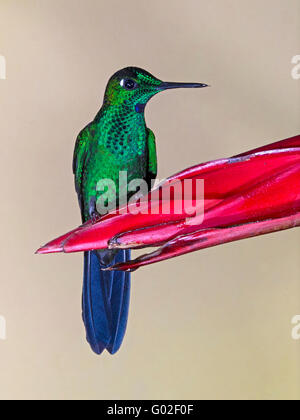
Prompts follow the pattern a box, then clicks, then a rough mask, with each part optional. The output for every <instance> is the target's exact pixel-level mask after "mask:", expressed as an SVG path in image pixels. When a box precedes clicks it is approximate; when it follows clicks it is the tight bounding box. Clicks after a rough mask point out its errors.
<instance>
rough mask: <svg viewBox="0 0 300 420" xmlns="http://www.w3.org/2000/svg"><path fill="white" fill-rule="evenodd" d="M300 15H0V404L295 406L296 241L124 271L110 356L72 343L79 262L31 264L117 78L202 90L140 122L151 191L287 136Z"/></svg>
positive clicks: (284, 236)
mask: <svg viewBox="0 0 300 420" xmlns="http://www.w3.org/2000/svg"><path fill="white" fill-rule="evenodd" d="M299 9H300V3H299V0H195V1H194V0H186V1H184V2H183V1H182V0H172V1H171V0H168V1H166V0H152V1H144V0H127V1H120V0H119V1H116V0H110V1H108V0H107V1H103V0H35V1H34V0H19V1H17V0H0V19H1V20H0V54H2V55H4V56H5V57H6V60H7V80H5V81H4V80H0V107H1V109H0V116H1V124H0V133H1V165H0V171H1V172H0V173H1V181H2V182H1V197H2V199H1V207H0V212H1V220H2V222H1V254H0V255H1V280H0V315H1V314H2V315H4V316H5V317H6V320H7V340H6V341H0V398H2V399H4V398H9V399H12V398H22V399H28V398H35V399H41V398H47V399H48V398H58V399H63V398H71V399H77V398H83V399H86V398H100V399H105V398H106V399H107V398H109V399H113V398H123V399H124V398H129V399H141V398H145V399H150V398H153V399H155V398H171V399H173V398H174V399H176V398H199V399H200V398H209V399H220V398H225V399H232V398H234V399H240V398H246V399H248V398H254V399H261V398H268V399H269V398H270V399H275V398H295V399H299V397H300V341H298V342H296V341H293V340H292V339H291V329H292V325H291V319H292V317H293V316H294V315H295V314H300V290H299V289H300V262H299V251H300V245H299V239H300V232H299V231H297V230H292V231H288V232H283V233H279V234H274V235H270V236H266V237H262V238H257V239H251V240H247V241H243V242H238V243H234V244H229V245H225V246H222V247H218V248H214V249H209V250H205V251H202V252H198V253H194V254H191V255H187V256H184V257H181V258H178V259H177V260H173V261H168V262H164V263H161V264H159V265H154V266H151V267H148V268H144V269H142V270H140V271H138V272H137V273H135V274H134V276H133V291H132V304H131V312H130V318H129V327H128V332H127V335H126V338H125V341H124V344H123V347H122V349H121V351H120V352H119V353H118V354H117V355H116V356H114V357H111V356H110V355H107V354H105V355H103V356H102V357H97V356H95V355H94V354H93V353H91V351H90V349H89V347H88V345H87V344H86V342H85V337H84V329H83V325H82V322H81V308H80V304H81V282H82V256H81V255H80V254H77V255H68V256H67V255H54V256H35V255H33V252H34V250H35V249H36V248H37V247H38V246H39V245H41V244H43V243H44V242H46V241H47V240H49V239H52V238H53V237H55V236H57V235H58V234H61V233H63V232H65V231H66V230H69V229H70V228H72V227H74V226H76V225H78V224H79V222H80V217H79V211H78V208H77V200H76V196H75V193H74V190H73V178H72V172H71V160H72V153H73V146H74V141H75V137H76V135H77V133H78V132H79V130H80V129H81V128H82V127H83V126H84V125H85V124H86V123H87V122H89V121H90V120H91V119H92V118H93V116H94V115H95V114H96V112H97V110H98V108H99V107H100V105H101V101H102V95H103V91H104V88H105V84H106V81H107V79H108V77H109V76H110V75H111V74H112V73H113V72H115V71H116V70H118V69H119V68H122V67H124V66H127V65H138V66H141V67H144V68H146V69H147V70H148V71H150V72H152V73H153V74H155V75H157V76H158V77H160V78H162V79H165V80H174V81H199V82H207V83H209V84H211V85H212V86H213V87H212V88H211V89H205V90H201V91H199V90H194V91H192V90H189V91H187V90H186V91H179V90H178V91H172V92H166V93H164V94H161V95H158V96H157V97H155V98H154V99H153V100H152V102H151V103H150V105H149V106H148V108H147V115H146V117H147V123H148V125H149V126H150V127H151V128H152V129H153V130H154V131H155V133H156V136H157V142H158V152H159V175H160V177H164V176H166V175H170V174H172V173H173V172H175V171H178V170H179V169H182V168H185V167H187V166H190V165H192V164H194V163H198V162H202V161H206V160H209V159H214V158H219V157H224V156H230V155H233V154H236V153H238V152H242V151H245V150H247V149H250V148H253V147H255V146H259V145H262V144H265V143H269V142H271V141H275V140H279V139H282V138H286V137H289V136H292V135H296V134H297V133H299V132H300V121H299V111H300V106H299V86H300V81H295V80H293V79H292V78H291V70H292V64H291V59H292V57H293V56H294V55H296V54H300V45H299V42H298V41H299V25H300V23H299V22H300V21H299Z"/></svg>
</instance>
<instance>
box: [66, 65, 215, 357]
mask: <svg viewBox="0 0 300 420" xmlns="http://www.w3.org/2000/svg"><path fill="white" fill-rule="evenodd" d="M207 86H208V85H206V84H204V83H174V82H163V81H162V80H160V79H158V78H156V77H155V76H153V75H152V74H150V73H149V72H147V71H146V70H143V69H141V68H138V67H126V68H124V69H122V70H119V71H117V72H116V73H115V74H114V75H113V76H112V77H111V78H110V79H109V81H108V84H107V86H106V90H105V94H104V100H103V105H102V107H101V109H100V110H99V112H98V113H97V115H96V117H95V118H94V120H93V121H92V122H90V123H89V124H88V125H87V126H86V127H85V128H84V129H83V130H82V131H81V132H80V133H79V135H78V137H77V140H76V144H75V150H74V156H73V172H74V177H75V188H76V192H77V195H78V201H79V206H80V210H81V216H82V222H83V223H85V222H87V221H89V220H91V221H92V223H95V222H96V221H97V220H98V219H99V218H100V217H101V215H102V212H99V211H98V210H99V208H98V206H97V203H98V202H99V199H101V197H102V198H103V194H104V191H103V190H102V189H101V188H98V187H99V181H101V180H103V179H109V180H110V181H112V182H113V183H114V185H115V188H111V189H109V190H108V191H105V194H106V199H105V204H106V207H107V211H108V210H111V209H113V208H114V207H117V206H118V204H119V202H120V197H121V195H122V194H123V195H124V194H125V195H126V196H127V199H129V198H130V196H132V195H133V194H134V193H132V192H130V193H129V192H128V190H127V185H128V184H127V185H126V186H124V191H125V192H124V191H121V188H120V183H119V181H120V173H124V172H125V173H126V175H127V182H128V183H129V182H130V181H132V180H135V179H139V180H144V181H145V182H146V183H147V184H148V186H149V188H151V185H152V182H153V180H155V178H156V176H157V153H156V142H155V136H154V133H153V132H152V131H151V130H150V128H148V127H147V125H146V122H145V106H146V104H147V103H148V101H149V100H150V99H151V98H152V97H153V96H154V95H156V94H157V93H159V92H163V91H165V90H169V89H175V88H204V87H207ZM122 188H123V186H122ZM129 259H130V250H117V251H116V250H108V249H107V250H94V251H88V252H85V253H84V275H83V293H82V317H83V322H84V325H85V329H86V337H87V341H88V342H89V344H90V346H91V348H92V350H93V351H94V352H95V353H96V354H101V353H102V352H103V351H104V350H105V349H106V350H107V351H108V352H109V353H110V354H114V353H116V352H117V351H118V350H119V348H120V346H121V344H122V341H123V338H124V335H125V331H126V326H127V319H128V310H129V301H130V288H131V279H130V273H128V272H123V271H107V270H106V268H107V267H109V266H110V265H113V264H117V263H122V262H126V261H127V260H129Z"/></svg>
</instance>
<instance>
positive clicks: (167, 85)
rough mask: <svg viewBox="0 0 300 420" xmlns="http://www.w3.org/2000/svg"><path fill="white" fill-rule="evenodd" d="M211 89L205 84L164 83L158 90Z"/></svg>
mask: <svg viewBox="0 0 300 420" xmlns="http://www.w3.org/2000/svg"><path fill="white" fill-rule="evenodd" d="M205 87H209V85H206V84H204V83H177V82H162V83H161V84H160V85H159V86H158V87H157V88H158V89H162V90H165V89H177V88H205Z"/></svg>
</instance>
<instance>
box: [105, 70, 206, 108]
mask: <svg viewBox="0 0 300 420" xmlns="http://www.w3.org/2000/svg"><path fill="white" fill-rule="evenodd" d="M207 86H208V85H206V84H204V83H174V82H163V81H161V80H159V79H157V78H156V77H154V76H153V75H152V74H150V73H148V72H147V71H146V70H143V69H140V68H138V67H126V68H124V69H122V70H119V71H118V72H117V73H115V74H114V75H113V76H112V77H111V78H110V79H109V81H108V84H107V87H106V91H105V96H104V104H107V105H123V104H124V105H126V106H128V107H130V108H132V109H134V110H135V111H136V112H143V111H144V109H145V106H146V104H147V102H148V101H149V99H151V98H152V96H154V95H156V94H157V93H158V92H162V91H164V90H166V89H175V88H203V87H207Z"/></svg>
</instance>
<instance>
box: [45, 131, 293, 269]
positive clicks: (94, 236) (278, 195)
mask: <svg viewBox="0 0 300 420" xmlns="http://www.w3.org/2000/svg"><path fill="white" fill-rule="evenodd" d="M200 179H201V180H203V181H204V197H203V200H204V202H203V209H204V214H199V215H195V216H194V217H193V218H191V217H190V210H191V209H193V208H194V207H193V205H194V204H195V201H196V200H197V199H199V197H197V189H196V188H195V182H193V181H196V180H200ZM184 180H191V182H192V184H191V185H192V188H191V191H189V195H187V194H184V195H183V196H182V195H178V194H177V193H176V188H174V191H173V190H172V191H173V192H172V194H171V195H170V200H169V201H170V202H169V204H170V209H171V211H170V212H169V214H165V212H164V211H163V205H164V204H165V202H164V194H163V192H164V188H169V186H170V183H171V184H172V185H176V182H178V181H184ZM183 192H184V191H182V193H183ZM185 192H186V191H185ZM182 197H184V198H182ZM174 209H177V210H176V211H175V210H174ZM178 209H179V211H178ZM134 210H135V211H134ZM136 210H138V211H139V213H138V214H136ZM299 225H300V136H296V137H293V138H291V139H287V140H283V141H280V142H277V143H273V144H270V145H267V146H264V147H261V148H259V149H255V150H252V151H250V152H247V153H243V154H241V155H238V156H235V157H233V158H229V159H221V160H216V161H212V162H208V163H204V164H200V165H197V166H194V167H192V168H188V169H186V170H184V171H182V172H179V173H178V174H176V175H174V176H172V177H170V178H168V179H167V180H166V181H165V182H163V183H162V184H161V185H160V186H159V187H157V188H156V189H155V190H153V191H152V192H151V193H149V194H148V196H146V197H144V198H143V199H142V200H141V202H140V204H139V207H138V209H137V208H135V209H133V205H128V206H127V207H125V208H122V209H118V211H117V212H114V213H109V214H107V215H106V216H104V217H102V218H101V220H100V221H99V222H97V223H95V224H91V223H90V222H88V223H86V224H85V225H83V226H80V227H79V228H77V229H74V230H73V231H71V232H69V233H68V234H65V235H63V236H61V237H59V238H57V239H55V240H54V241H52V242H50V243H48V244H47V245H45V246H44V247H42V248H40V249H39V250H38V251H37V252H38V253H52V252H78V251H88V250H93V249H102V248H144V247H148V246H160V248H159V249H158V250H156V251H155V252H152V253H149V254H146V255H143V256H141V257H139V258H137V259H136V260H134V261H129V262H126V263H122V264H119V265H116V266H113V267H110V268H109V269H110V270H114V269H118V270H135V269H137V268H139V267H140V266H143V265H147V264H151V263H154V262H158V261H162V260H165V259H169V258H173V257H175V256H179V255H182V254H186V253H188V252H192V251H196V250H199V249H203V248H208V247H211V246H215V245H219V244H222V243H226V242H231V241H236V240H239V239H245V238H248V237H252V236H258V235H263V234H266V233H270V232H275V231H279V230H284V229H290V228H292V227H296V226H299Z"/></svg>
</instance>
